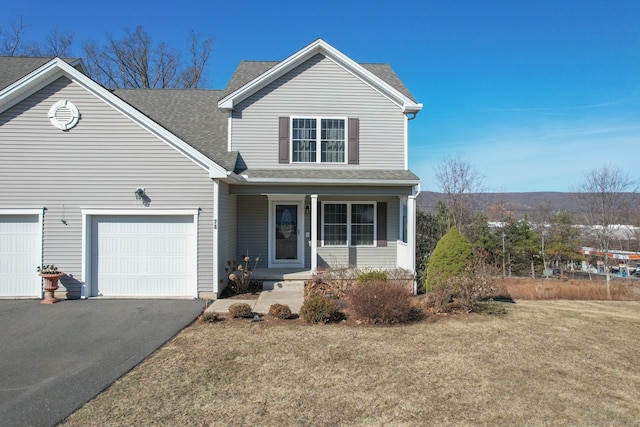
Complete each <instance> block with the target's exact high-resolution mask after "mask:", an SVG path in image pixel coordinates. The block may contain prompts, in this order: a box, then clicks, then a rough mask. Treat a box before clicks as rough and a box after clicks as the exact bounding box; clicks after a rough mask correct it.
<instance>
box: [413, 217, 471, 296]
mask: <svg viewBox="0 0 640 427" xmlns="http://www.w3.org/2000/svg"><path fill="white" fill-rule="evenodd" d="M472 259H473V252H472V249H471V243H469V241H468V240H467V239H465V238H464V236H463V235H462V234H460V232H459V231H458V229H457V228H456V227H452V228H451V230H449V232H448V233H447V234H445V235H444V236H443V237H442V239H440V240H439V241H438V243H437V244H436V248H435V249H434V250H433V253H432V254H431V257H430V258H429V262H428V264H427V270H426V273H427V277H426V280H423V283H425V291H426V292H429V291H430V290H432V289H436V288H437V287H438V286H449V285H451V282H450V280H449V279H450V278H452V277H459V276H463V275H465V274H468V267H469V265H470V264H471V261H472ZM455 291H456V289H454V292H455Z"/></svg>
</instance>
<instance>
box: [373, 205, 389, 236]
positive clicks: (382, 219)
mask: <svg viewBox="0 0 640 427" xmlns="http://www.w3.org/2000/svg"><path fill="white" fill-rule="evenodd" d="M376 214H377V219H378V223H377V224H376V240H377V241H378V246H387V202H378V204H377V212H376Z"/></svg>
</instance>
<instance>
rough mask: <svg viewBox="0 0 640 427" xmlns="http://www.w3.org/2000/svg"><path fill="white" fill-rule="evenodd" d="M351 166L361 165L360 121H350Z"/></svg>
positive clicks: (352, 119)
mask: <svg viewBox="0 0 640 427" xmlns="http://www.w3.org/2000/svg"><path fill="white" fill-rule="evenodd" d="M348 128H349V138H348V140H349V142H348V144H349V164H350V165H357V164H359V163H360V156H359V154H360V147H359V145H360V119H355V118H350V119H349V124H348Z"/></svg>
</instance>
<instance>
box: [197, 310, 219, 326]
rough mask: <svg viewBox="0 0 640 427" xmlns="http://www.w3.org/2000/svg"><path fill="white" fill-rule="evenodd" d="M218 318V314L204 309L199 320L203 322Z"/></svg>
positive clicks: (213, 320) (211, 321)
mask: <svg viewBox="0 0 640 427" xmlns="http://www.w3.org/2000/svg"><path fill="white" fill-rule="evenodd" d="M218 320H220V316H219V315H218V313H216V312H215V311H205V312H204V313H202V316H200V321H201V322H204V323H213V322H217V321H218Z"/></svg>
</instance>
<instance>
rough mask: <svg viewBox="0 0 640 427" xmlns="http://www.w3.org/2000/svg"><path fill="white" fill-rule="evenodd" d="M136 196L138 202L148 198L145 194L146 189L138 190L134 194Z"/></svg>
mask: <svg viewBox="0 0 640 427" xmlns="http://www.w3.org/2000/svg"><path fill="white" fill-rule="evenodd" d="M134 194H135V195H136V200H142V198H143V197H144V196H146V194H145V192H144V188H142V187H138V188H136V191H135V192H134Z"/></svg>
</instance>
